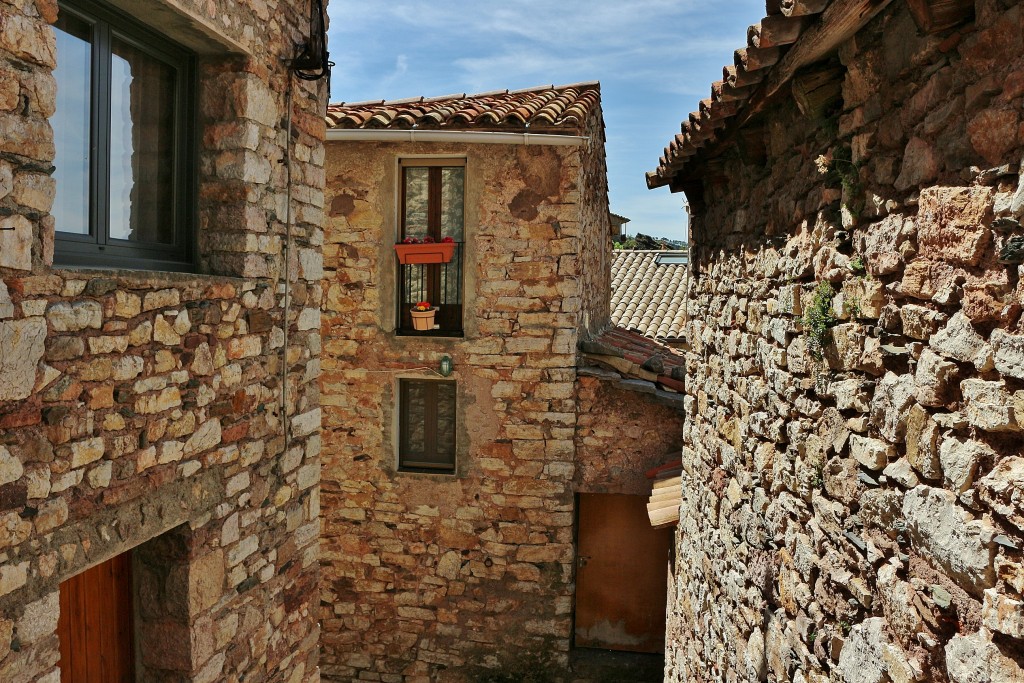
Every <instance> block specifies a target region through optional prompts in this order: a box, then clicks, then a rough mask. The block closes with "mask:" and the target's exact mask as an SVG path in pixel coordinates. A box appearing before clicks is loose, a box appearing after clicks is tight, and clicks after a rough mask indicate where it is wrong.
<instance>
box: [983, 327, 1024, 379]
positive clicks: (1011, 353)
mask: <svg viewBox="0 0 1024 683" xmlns="http://www.w3.org/2000/svg"><path fill="white" fill-rule="evenodd" d="M991 341H992V351H993V353H994V361H995V366H996V370H998V371H999V372H1000V373H1002V374H1004V375H1009V376H1010V377H1016V378H1017V379H1024V335H1020V334H1009V333H1007V332H1006V331H1005V330H993V331H992V338H991Z"/></svg>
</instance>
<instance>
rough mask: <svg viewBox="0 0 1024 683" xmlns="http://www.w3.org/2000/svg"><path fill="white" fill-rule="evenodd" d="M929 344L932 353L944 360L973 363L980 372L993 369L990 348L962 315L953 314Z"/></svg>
mask: <svg viewBox="0 0 1024 683" xmlns="http://www.w3.org/2000/svg"><path fill="white" fill-rule="evenodd" d="M930 344H931V347H932V349H933V350H934V351H937V352H938V353H940V354H942V355H943V356H945V357H946V358H952V359H954V360H958V361H962V362H964V363H973V364H974V367H975V368H977V369H978V370H981V371H982V372H984V371H986V370H991V369H992V368H993V352H992V347H991V346H989V344H988V343H987V342H986V341H985V340H984V339H983V338H982V337H981V335H980V334H978V332H977V331H976V330H975V329H974V326H973V325H972V324H971V320H970V318H968V317H967V316H966V315H964V314H963V313H960V312H957V313H956V314H954V315H953V317H952V318H950V319H949V322H948V323H946V326H945V327H944V328H942V329H941V330H939V331H938V332H936V333H935V334H933V335H932V338H931V340H930Z"/></svg>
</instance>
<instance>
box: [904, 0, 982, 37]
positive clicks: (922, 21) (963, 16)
mask: <svg viewBox="0 0 1024 683" xmlns="http://www.w3.org/2000/svg"><path fill="white" fill-rule="evenodd" d="M907 7H909V8H910V15H911V16H912V17H914V23H915V24H917V28H919V29H920V30H921V33H925V34H930V33H939V32H940V31H945V30H947V29H951V28H953V27H954V26H956V25H958V24H962V23H963V22H965V21H967V20H968V19H972V18H973V17H974V0H907Z"/></svg>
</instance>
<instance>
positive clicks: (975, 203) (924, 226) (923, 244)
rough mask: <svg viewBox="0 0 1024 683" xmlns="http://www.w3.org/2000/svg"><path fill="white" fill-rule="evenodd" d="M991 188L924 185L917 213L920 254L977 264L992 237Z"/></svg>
mask: <svg viewBox="0 0 1024 683" xmlns="http://www.w3.org/2000/svg"><path fill="white" fill-rule="evenodd" d="M991 220H992V188H989V187H981V186H972V187H927V188H925V189H923V190H922V191H921V198H920V202H919V208H918V213H917V245H918V249H919V253H920V255H921V256H922V257H923V258H931V259H934V260H937V261H947V262H952V263H961V264H964V265H971V266H973V265H977V264H978V261H979V260H981V256H982V254H983V253H984V251H985V248H986V247H987V246H988V244H989V241H990V240H991V236H992V233H991V231H990V230H989V227H988V224H989V223H990V222H991Z"/></svg>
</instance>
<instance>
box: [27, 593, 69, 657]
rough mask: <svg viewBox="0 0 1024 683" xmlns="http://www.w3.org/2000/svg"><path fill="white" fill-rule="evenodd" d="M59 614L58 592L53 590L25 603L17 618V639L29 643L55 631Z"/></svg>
mask: <svg viewBox="0 0 1024 683" xmlns="http://www.w3.org/2000/svg"><path fill="white" fill-rule="evenodd" d="M59 616H60V592H59V591H57V590H54V591H53V592H52V593H47V594H46V595H45V596H44V597H42V598H40V599H39V600H36V601H34V602H30V603H29V604H27V605H25V612H24V613H23V614H22V617H21V619H19V620H18V623H17V629H18V640H20V641H21V643H22V645H29V644H31V643H34V642H36V641H37V640H39V639H40V638H43V637H45V636H48V635H50V634H52V633H56V632H57V620H58V617H59Z"/></svg>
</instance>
